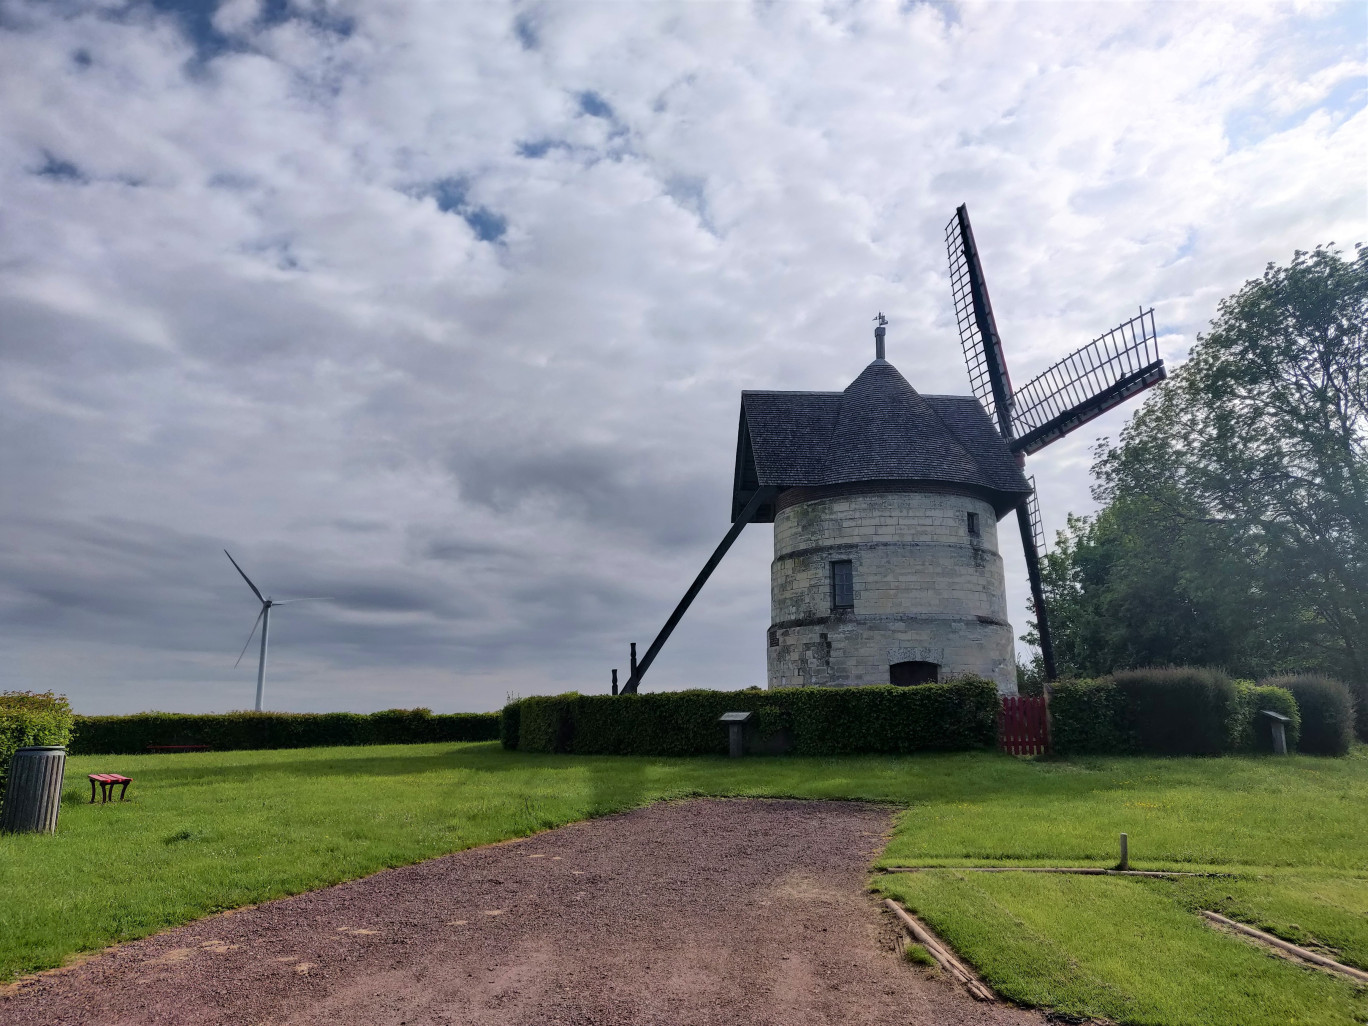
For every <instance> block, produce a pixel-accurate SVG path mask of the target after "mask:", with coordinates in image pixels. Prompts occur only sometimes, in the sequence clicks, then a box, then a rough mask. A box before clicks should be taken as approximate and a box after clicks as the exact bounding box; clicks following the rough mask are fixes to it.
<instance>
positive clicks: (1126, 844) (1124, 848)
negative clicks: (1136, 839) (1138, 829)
mask: <svg viewBox="0 0 1368 1026" xmlns="http://www.w3.org/2000/svg"><path fill="white" fill-rule="evenodd" d="M1116 868H1117V869H1120V870H1122V871H1125V870H1127V869H1130V838H1129V837H1127V836H1126V835H1125V834H1122V835H1121V864H1120V865H1119V866H1117V867H1116Z"/></svg>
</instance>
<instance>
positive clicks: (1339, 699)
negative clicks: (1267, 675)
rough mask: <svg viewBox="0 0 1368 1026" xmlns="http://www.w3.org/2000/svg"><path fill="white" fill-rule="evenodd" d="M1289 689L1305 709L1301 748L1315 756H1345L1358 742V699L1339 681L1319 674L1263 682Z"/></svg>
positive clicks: (1303, 712) (1299, 705) (1277, 678)
mask: <svg viewBox="0 0 1368 1026" xmlns="http://www.w3.org/2000/svg"><path fill="white" fill-rule="evenodd" d="M1263 683H1264V684H1267V685H1270V686H1272V687H1278V688H1285V689H1286V690H1288V691H1290V692H1291V693H1292V694H1293V695H1295V696H1296V699H1297V706H1298V707H1299V708H1300V709H1301V718H1302V731H1301V744H1300V746H1299V747H1300V749H1301V751H1303V752H1309V753H1311V754H1312V755H1344V754H1346V753H1347V752H1348V751H1349V746H1350V745H1351V744H1352V743H1353V741H1354V700H1353V697H1352V696H1351V695H1350V693H1349V689H1348V688H1347V687H1345V685H1343V684H1341V683H1340V682H1339V681H1337V680H1333V679H1331V678H1329V677H1322V676H1320V675H1319V674H1302V675H1300V676H1294V677H1274V678H1272V679H1270V680H1266V681H1264V682H1263Z"/></svg>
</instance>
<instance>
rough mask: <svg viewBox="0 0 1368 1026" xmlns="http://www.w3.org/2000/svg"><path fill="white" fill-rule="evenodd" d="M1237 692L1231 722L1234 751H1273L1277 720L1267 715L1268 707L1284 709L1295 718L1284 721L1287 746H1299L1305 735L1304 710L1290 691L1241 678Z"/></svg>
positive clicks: (1278, 710)
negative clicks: (1298, 705) (1265, 713)
mask: <svg viewBox="0 0 1368 1026" xmlns="http://www.w3.org/2000/svg"><path fill="white" fill-rule="evenodd" d="M1235 695H1236V703H1235V706H1234V707H1233V711H1234V713H1235V715H1233V716H1232V717H1231V722H1230V750H1231V751H1234V752H1271V751H1273V721H1272V720H1271V719H1269V718H1268V717H1267V716H1265V715H1263V711H1264V710H1265V709H1268V710H1270V711H1272V712H1275V713H1281V714H1282V715H1283V716H1286V717H1287V718H1288V719H1290V720H1291V721H1292V722H1291V723H1287V724H1284V725H1283V733H1284V734H1285V735H1286V738H1287V750H1288V751H1289V752H1295V751H1296V750H1297V748H1298V745H1299V744H1300V739H1301V712H1300V710H1298V709H1297V700H1296V699H1295V698H1293V697H1292V694H1291V693H1290V692H1288V691H1284V690H1283V689H1282V688H1275V687H1268V686H1267V685H1264V684H1255V683H1254V682H1253V681H1248V680H1237V681H1236V682H1235Z"/></svg>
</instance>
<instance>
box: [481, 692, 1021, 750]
mask: <svg viewBox="0 0 1368 1026" xmlns="http://www.w3.org/2000/svg"><path fill="white" fill-rule="evenodd" d="M997 711H998V695H997V687H996V685H994V684H993V683H992V682H991V681H986V680H978V679H974V678H964V679H960V680H954V681H949V682H947V683H944V684H924V685H921V686H918V687H915V688H899V687H887V686H885V687H860V688H784V689H782V690H775V691H760V690H759V689H755V690H748V691H702V690H699V691H675V692H654V693H651V694H645V695H619V696H617V697H614V696H611V695H580V694H576V693H573V692H572V693H570V694H565V695H548V696H537V697H533V698H524V699H520V700H518V701H517V702H511V703H509V705H508V706H506V707H505V708H504V711H503V717H502V740H503V743H504V745H505V747H509V748H518V749H520V750H522V751H525V752H575V753H578V754H581V755H724V754H726V751H727V733H728V732H727V729H726V728H725V727H723V726H722V724H720V723H719V722H718V719H719V717H720V716H721V715H722V714H723V713H724V712H752V713H754V714H755V715H754V716H753V717H752V719H751V721H750V722H749V723H748V724H747V725H746V734H745V736H746V747H747V749H748V750H749V751H752V752H766V753H774V754H779V753H783V752H792V753H793V754H795V755H857V754H874V753H906V752H920V751H959V750H963V749H969V748H983V747H991V746H992V745H994V744H995V743H996V738H997V725H996V723H997Z"/></svg>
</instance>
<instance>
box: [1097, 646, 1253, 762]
mask: <svg viewBox="0 0 1368 1026" xmlns="http://www.w3.org/2000/svg"><path fill="white" fill-rule="evenodd" d="M1112 680H1113V681H1114V682H1115V684H1116V690H1117V693H1118V695H1119V699H1120V707H1121V722H1120V729H1121V732H1122V734H1123V735H1125V736H1127V737H1129V738H1130V739H1132V743H1133V745H1134V747H1135V749H1136V750H1138V751H1143V752H1153V753H1155V754H1159V755H1219V754H1220V753H1221V752H1223V751H1227V750H1229V748H1230V747H1231V745H1230V740H1229V738H1230V719H1231V715H1232V709H1231V707H1232V705H1234V704H1236V699H1235V682H1234V681H1232V680H1231V679H1230V678H1229V677H1227V676H1226V675H1225V674H1224V673H1222V672H1221V671H1220V670H1211V669H1206V668H1204V667H1194V666H1172V667H1162V668H1150V669H1143V670H1122V671H1120V672H1118V673H1114V674H1112Z"/></svg>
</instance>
